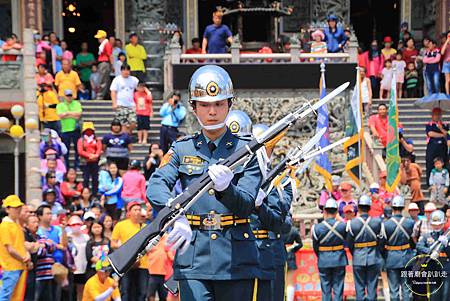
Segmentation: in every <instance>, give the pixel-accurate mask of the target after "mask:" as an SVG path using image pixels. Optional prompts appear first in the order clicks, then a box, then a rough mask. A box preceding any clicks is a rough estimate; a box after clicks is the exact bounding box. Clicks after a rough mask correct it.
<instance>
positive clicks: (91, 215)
mask: <svg viewBox="0 0 450 301" xmlns="http://www.w3.org/2000/svg"><path fill="white" fill-rule="evenodd" d="M88 219H95V214H94V212H92V211H88V212H86V213H85V214H84V215H83V220H85V221H86V220H88Z"/></svg>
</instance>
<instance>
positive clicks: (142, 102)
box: [134, 82, 153, 144]
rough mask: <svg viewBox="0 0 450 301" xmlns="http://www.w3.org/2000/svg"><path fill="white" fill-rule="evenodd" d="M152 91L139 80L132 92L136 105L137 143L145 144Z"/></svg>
mask: <svg viewBox="0 0 450 301" xmlns="http://www.w3.org/2000/svg"><path fill="white" fill-rule="evenodd" d="M152 102H153V98H152V92H150V90H149V89H147V87H146V86H145V83H143V82H140V83H139V84H138V86H137V88H136V92H134V103H135V105H136V115H137V129H138V143H139V144H147V137H148V130H150V116H153V106H152Z"/></svg>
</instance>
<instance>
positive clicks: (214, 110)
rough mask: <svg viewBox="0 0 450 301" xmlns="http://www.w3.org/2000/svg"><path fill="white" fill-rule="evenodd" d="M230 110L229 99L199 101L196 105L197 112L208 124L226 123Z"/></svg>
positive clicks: (202, 121)
mask: <svg viewBox="0 0 450 301" xmlns="http://www.w3.org/2000/svg"><path fill="white" fill-rule="evenodd" d="M228 110H229V108H228V100H227V99H224V100H220V101H215V102H203V101H197V104H196V106H195V114H196V115H197V117H198V118H199V119H200V121H201V123H202V124H204V125H206V126H208V125H216V124H219V123H224V122H225V119H226V118H227V115H228Z"/></svg>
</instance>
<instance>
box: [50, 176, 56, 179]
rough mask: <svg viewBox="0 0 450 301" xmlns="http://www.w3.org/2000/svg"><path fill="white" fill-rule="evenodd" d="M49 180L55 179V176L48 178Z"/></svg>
mask: <svg viewBox="0 0 450 301" xmlns="http://www.w3.org/2000/svg"><path fill="white" fill-rule="evenodd" d="M48 178H49V179H56V177H55V176H50V177H48Z"/></svg>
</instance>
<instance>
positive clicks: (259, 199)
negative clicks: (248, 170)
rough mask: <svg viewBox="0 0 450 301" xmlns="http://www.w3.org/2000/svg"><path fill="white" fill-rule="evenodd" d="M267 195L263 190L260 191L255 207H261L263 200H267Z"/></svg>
mask: <svg viewBox="0 0 450 301" xmlns="http://www.w3.org/2000/svg"><path fill="white" fill-rule="evenodd" d="M266 196H267V194H266V193H265V192H264V190H262V189H261V188H260V189H259V191H258V195H257V196H256V200H255V207H259V206H261V205H262V203H263V200H264V199H265V198H266Z"/></svg>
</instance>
